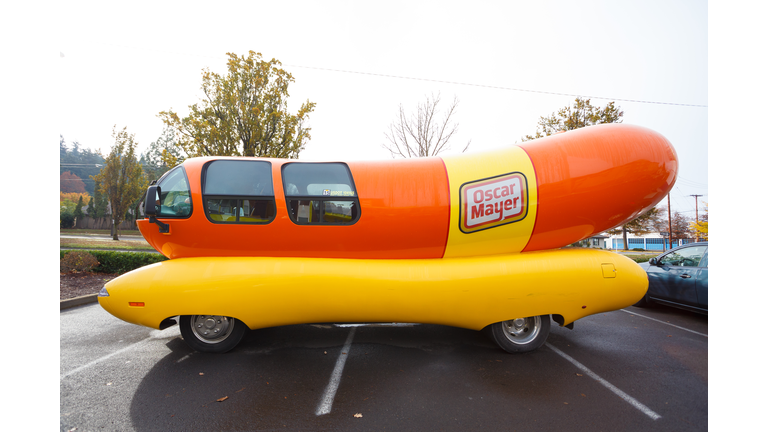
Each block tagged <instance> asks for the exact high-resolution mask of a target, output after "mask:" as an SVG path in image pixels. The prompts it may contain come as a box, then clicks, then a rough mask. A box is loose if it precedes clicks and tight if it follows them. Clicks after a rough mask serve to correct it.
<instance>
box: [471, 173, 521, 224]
mask: <svg viewBox="0 0 768 432" xmlns="http://www.w3.org/2000/svg"><path fill="white" fill-rule="evenodd" d="M525 186H526V182H525V177H524V176H523V175H522V174H520V173H514V174H506V175H503V176H500V177H496V178H493V179H490V180H480V181H478V182H475V183H467V184H465V185H464V186H462V191H461V193H462V201H463V206H462V230H463V231H464V232H472V231H477V230H480V229H485V228H491V227H493V226H497V225H502V224H506V223H510V222H515V221H518V220H520V219H522V218H523V217H525V207H526V202H525V201H526V191H525Z"/></svg>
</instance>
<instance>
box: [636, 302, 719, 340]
mask: <svg viewBox="0 0 768 432" xmlns="http://www.w3.org/2000/svg"><path fill="white" fill-rule="evenodd" d="M621 311H623V312H626V313H628V314H632V315H637V316H639V317H643V318H646V319H649V320H651V321H656V322H660V323H662V324H666V325H668V326H672V327H676V328H679V329H680V330H685V331H687V332H691V333H694V334H697V335H699V336H704V337H705V338H708V337H709V336H708V335H706V334H704V333H699V332H697V331H693V330H690V329H687V328H685V327H680V326H676V325H674V324H670V323H668V322H664V321H661V320H657V319H656V318H651V317H649V316H645V315H640V314H639V313H634V312H630V311H628V310H624V309H621Z"/></svg>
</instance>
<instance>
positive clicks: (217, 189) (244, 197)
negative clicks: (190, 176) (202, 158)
mask: <svg viewBox="0 0 768 432" xmlns="http://www.w3.org/2000/svg"><path fill="white" fill-rule="evenodd" d="M202 181H203V202H204V203H205V215H206V217H207V218H208V220H210V221H211V222H213V223H223V224H232V223H235V224H268V223H270V222H272V221H273V220H274V219H275V192H274V188H273V187H272V164H271V163H269V162H266V161H243V160H216V161H212V162H209V163H207V164H206V165H205V167H203V175H202Z"/></svg>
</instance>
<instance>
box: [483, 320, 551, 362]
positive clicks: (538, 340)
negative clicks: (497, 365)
mask: <svg viewBox="0 0 768 432" xmlns="http://www.w3.org/2000/svg"><path fill="white" fill-rule="evenodd" d="M551 324H552V322H551V321H550V318H549V315H540V316H532V317H527V318H516V319H513V320H509V321H502V322H497V323H494V324H491V336H492V337H493V340H494V341H495V342H496V344H497V345H498V346H499V347H500V348H501V349H503V350H504V351H506V352H508V353H513V354H517V353H525V352H530V351H533V350H535V349H537V348H539V347H540V346H542V345H544V342H546V341H547V337H548V336H549V329H550V327H551Z"/></svg>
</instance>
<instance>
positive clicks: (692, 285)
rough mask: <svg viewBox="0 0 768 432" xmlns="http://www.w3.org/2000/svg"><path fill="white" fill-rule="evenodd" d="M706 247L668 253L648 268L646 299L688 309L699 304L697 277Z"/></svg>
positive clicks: (686, 248) (693, 247) (688, 248)
mask: <svg viewBox="0 0 768 432" xmlns="http://www.w3.org/2000/svg"><path fill="white" fill-rule="evenodd" d="M706 251H707V246H706V245H699V246H689V247H684V248H680V249H676V250H673V251H670V252H669V253H667V254H665V255H662V256H661V257H660V258H658V259H657V260H656V265H650V266H649V267H648V291H649V296H650V297H653V298H659V299H662V300H667V301H671V302H675V303H681V304H685V305H690V306H697V305H698V304H699V301H698V294H697V292H696V279H697V278H696V276H697V274H698V272H699V263H700V262H701V260H702V258H703V256H704V254H705V253H706Z"/></svg>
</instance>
